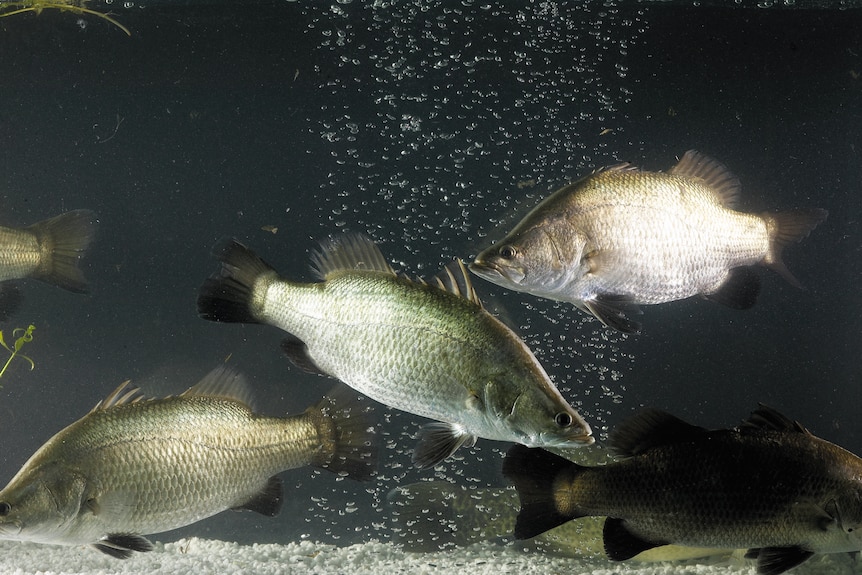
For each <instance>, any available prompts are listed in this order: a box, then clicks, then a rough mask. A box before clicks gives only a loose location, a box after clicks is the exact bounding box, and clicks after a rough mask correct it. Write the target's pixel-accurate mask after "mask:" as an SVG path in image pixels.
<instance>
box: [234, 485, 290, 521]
mask: <svg viewBox="0 0 862 575" xmlns="http://www.w3.org/2000/svg"><path fill="white" fill-rule="evenodd" d="M283 502H284V487H283V486H282V484H281V479H279V478H278V477H270V478H269V480H268V481H267V482H266V485H265V486H264V487H263V489H261V490H260V491H258V492H257V493H255V494H254V495H252V497H251V498H250V499H249V500H248V501H245V502H243V503H241V504H240V505H237V506H236V507H234V508H233V509H234V511H254V512H255V513H260V514H261V515H266V516H267V517H275V516H276V515H278V512H279V511H281V504H282V503H283Z"/></svg>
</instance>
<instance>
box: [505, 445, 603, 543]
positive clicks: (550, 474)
mask: <svg viewBox="0 0 862 575" xmlns="http://www.w3.org/2000/svg"><path fill="white" fill-rule="evenodd" d="M586 469H587V468H586V467H582V466H580V465H578V464H577V463H573V462H571V461H569V460H568V459H565V458H563V457H560V456H559V455H554V454H553V453H551V452H550V451H545V450H544V449H541V448H529V447H524V446H523V445H515V446H514V447H512V448H511V449H509V451H508V452H507V453H506V458H505V459H504V460H503V475H504V476H505V477H506V478H507V479H508V480H509V481H511V482H512V483H513V484H514V485H515V489H516V490H517V491H518V497H519V498H520V499H521V511H520V512H519V513H518V519H517V520H516V521H515V539H530V538H531V537H535V536H536V535H540V534H542V533H544V532H545V531H548V530H549V529H553V528H554V527H557V526H559V525H562V524H563V523H566V522H567V521H571V520H572V519H576V518H578V517H583V516H584V515H586V514H584V513H580V512H578V511H577V510H576V509H574V507H573V506H572V505H570V502H568V501H566V502H563V503H564V505H563V506H561V505H560V504H559V503H558V501H557V497H558V496H559V495H561V494H564V493H562V492H563V491H564V490H560V489H559V488H558V487H556V484H557V479H558V478H559V476H560V474H561V473H565V474H567V475H568V476H569V478H574V477H575V476H577V475H578V474H579V473H582V472H583V471H584V470H586ZM569 481H571V479H569ZM561 507H562V510H561Z"/></svg>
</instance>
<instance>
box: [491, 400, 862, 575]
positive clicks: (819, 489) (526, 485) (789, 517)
mask: <svg viewBox="0 0 862 575" xmlns="http://www.w3.org/2000/svg"><path fill="white" fill-rule="evenodd" d="M609 443H610V445H611V447H612V449H613V450H614V451H615V452H616V453H617V454H618V455H619V456H621V457H622V459H620V460H619V461H616V462H613V463H609V464H607V465H602V466H596V467H585V466H581V465H578V464H576V463H573V462H571V461H568V460H566V459H564V458H562V457H559V456H557V455H554V454H552V453H549V452H547V451H544V450H541V449H533V450H530V449H526V448H522V447H520V446H515V447H513V448H512V449H510V450H509V453H508V454H507V455H506V459H505V460H504V463H503V474H504V475H505V476H506V477H508V478H509V479H510V480H511V481H512V482H514V484H515V487H516V489H517V490H518V494H519V497H520V500H521V511H520V513H519V515H518V519H517V521H516V523H515V537H517V538H530V537H534V536H536V535H538V534H540V533H542V532H544V531H546V530H548V529H552V528H554V527H556V526H557V525H561V524H563V523H565V522H567V521H569V520H571V519H574V518H577V517H585V516H604V517H608V519H607V520H606V521H605V524H604V528H603V537H604V546H605V552H606V553H607V555H608V557H609V558H610V559H612V560H615V561H622V560H626V559H630V558H631V557H634V556H635V555H636V554H638V553H641V552H643V551H645V550H647V549H652V548H655V547H658V546H661V545H667V544H675V545H685V546H695V547H715V548H729V549H749V553H748V556H749V557H756V558H757V571H758V573H760V574H762V575H778V574H780V573H783V572H784V571H787V570H788V569H791V568H792V567H794V566H796V565H798V564H800V563H802V562H803V561H805V560H806V559H808V558H809V557H811V556H812V555H814V554H815V553H842V552H855V551H859V550H862V459H860V458H859V457H857V456H856V455H854V454H852V453H850V452H849V451H846V450H845V449H842V448H840V447H838V446H837V445H834V444H832V443H829V442H828V441H824V440H823V439H820V438H818V437H815V436H814V435H812V434H811V433H810V432H809V431H808V430H806V429H805V428H804V427H802V426H801V425H800V424H799V423H797V422H795V421H793V420H790V419H788V418H787V417H785V416H783V415H781V414H780V413H778V412H777V411H775V410H774V409H770V408H768V407H765V406H762V405H761V406H760V407H759V409H757V410H756V411H754V412H753V413H752V415H751V417H750V418H749V419H748V420H747V421H745V422H744V423H743V424H742V425H740V426H738V427H736V428H733V429H719V430H712V431H710V430H706V429H704V428H702V427H697V426H695V425H691V424H689V423H686V422H684V421H682V420H680V419H677V418H676V417H674V416H672V415H669V414H667V413H664V412H662V411H659V410H645V411H643V412H642V413H640V414H638V415H635V416H634V417H632V418H631V419H629V420H627V421H625V422H623V423H622V424H621V425H620V426H619V427H618V428H617V429H616V430H615V431H614V432H613V433H612V434H611V437H610V439H609Z"/></svg>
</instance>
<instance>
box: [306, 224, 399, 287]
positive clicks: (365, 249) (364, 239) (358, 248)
mask: <svg viewBox="0 0 862 575" xmlns="http://www.w3.org/2000/svg"><path fill="white" fill-rule="evenodd" d="M311 264H312V266H313V268H314V272H315V273H316V274H317V276H318V277H319V278H320V279H322V280H325V279H327V277H329V275H330V274H333V273H335V272H343V271H377V272H385V273H389V274H392V275H395V271H394V270H393V269H392V266H390V265H389V262H387V261H386V258H385V257H383V253H382V252H381V251H380V248H378V247H377V244H375V243H374V241H373V240H372V239H371V238H369V237H368V236H364V235H362V234H345V235H343V236H341V237H338V238H329V239H327V240H323V241H321V242H320V249H318V250H316V251H314V252H313V253H312V254H311Z"/></svg>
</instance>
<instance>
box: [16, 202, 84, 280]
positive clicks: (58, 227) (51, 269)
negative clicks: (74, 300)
mask: <svg viewBox="0 0 862 575" xmlns="http://www.w3.org/2000/svg"><path fill="white" fill-rule="evenodd" d="M95 220H96V214H95V213H94V212H92V211H90V210H73V211H71V212H66V213H65V214H60V215H59V216H55V217H53V218H50V219H47V220H43V221H41V222H37V223H35V224H33V225H31V226H28V227H27V228H26V230H27V231H28V232H30V233H32V234H34V235H35V236H36V238H38V242H39V251H40V258H39V267H37V268H36V270H35V271H34V272H33V273H32V274H31V277H33V278H35V279H38V280H41V281H43V282H47V283H49V284H53V285H55V286H57V287H61V288H63V289H65V290H69V291H71V292H76V293H86V292H87V280H86V279H84V274H83V273H82V272H81V270H80V269H79V268H78V262H79V260H80V259H81V257H82V256H83V255H84V252H85V251H86V250H87V248H88V247H89V245H90V242H92V241H93V237H94V236H95V234H96V223H95Z"/></svg>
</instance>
